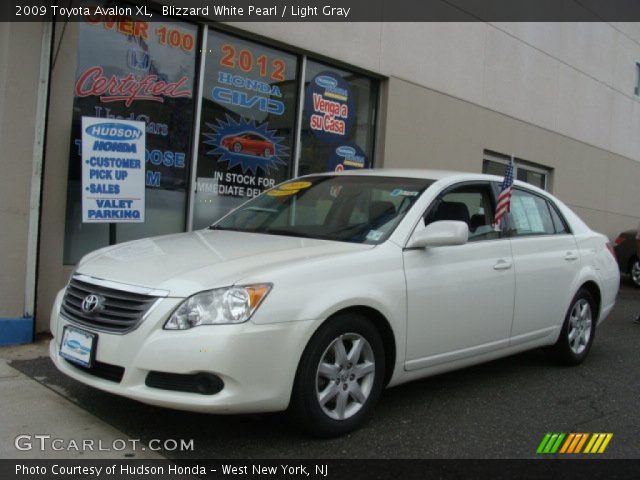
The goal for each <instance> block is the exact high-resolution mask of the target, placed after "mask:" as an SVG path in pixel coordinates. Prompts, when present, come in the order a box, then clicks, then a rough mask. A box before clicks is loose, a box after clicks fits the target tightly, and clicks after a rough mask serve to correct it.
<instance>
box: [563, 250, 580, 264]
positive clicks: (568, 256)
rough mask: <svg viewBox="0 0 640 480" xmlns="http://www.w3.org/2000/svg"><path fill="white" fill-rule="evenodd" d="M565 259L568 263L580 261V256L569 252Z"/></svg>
mask: <svg viewBox="0 0 640 480" xmlns="http://www.w3.org/2000/svg"><path fill="white" fill-rule="evenodd" d="M564 259H565V260H566V261H567V262H572V261H573V260H577V259H578V254H577V253H574V252H567V253H566V254H565V255H564Z"/></svg>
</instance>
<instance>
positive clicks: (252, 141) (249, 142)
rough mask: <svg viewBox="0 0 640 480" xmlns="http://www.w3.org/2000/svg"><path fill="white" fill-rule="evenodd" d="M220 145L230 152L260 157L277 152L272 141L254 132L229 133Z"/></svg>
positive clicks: (269, 155)
mask: <svg viewBox="0 0 640 480" xmlns="http://www.w3.org/2000/svg"><path fill="white" fill-rule="evenodd" d="M220 146H221V147H223V148H226V149H227V150H229V151H230V152H234V153H243V154H245V155H255V156H260V157H271V156H272V155H273V153H274V152H275V147H274V145H273V143H272V142H270V141H269V140H267V139H266V138H264V137H263V136H262V135H258V134H256V133H253V132H246V133H241V134H239V135H228V136H226V137H224V138H223V139H222V141H221V142H220Z"/></svg>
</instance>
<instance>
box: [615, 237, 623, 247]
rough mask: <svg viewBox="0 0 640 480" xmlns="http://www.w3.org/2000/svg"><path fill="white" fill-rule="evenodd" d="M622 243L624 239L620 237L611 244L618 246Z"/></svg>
mask: <svg viewBox="0 0 640 480" xmlns="http://www.w3.org/2000/svg"><path fill="white" fill-rule="evenodd" d="M622 242H624V237H623V236H622V235H620V236H619V237H618V238H616V239H615V240H614V242H613V243H615V244H616V245H620V244H621V243H622Z"/></svg>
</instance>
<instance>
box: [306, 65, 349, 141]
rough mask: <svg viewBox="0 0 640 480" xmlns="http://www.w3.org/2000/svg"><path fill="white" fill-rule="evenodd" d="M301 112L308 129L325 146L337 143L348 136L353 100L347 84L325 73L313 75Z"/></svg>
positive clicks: (340, 78)
mask: <svg viewBox="0 0 640 480" xmlns="http://www.w3.org/2000/svg"><path fill="white" fill-rule="evenodd" d="M305 110H306V111H307V112H310V116H309V127H310V129H311V131H312V132H313V134H314V135H315V136H316V137H317V138H318V139H319V140H321V141H323V142H325V143H338V142H342V141H344V139H345V138H347V137H348V136H349V130H350V128H351V124H352V123H353V120H354V118H355V115H354V111H353V98H352V95H351V89H350V88H349V84H348V83H347V81H346V80H345V79H344V78H342V77H341V76H340V75H338V74H336V73H334V72H330V71H326V72H322V73H320V74H318V75H316V76H315V77H314V78H313V79H312V80H311V81H310V82H309V85H308V87H307V92H306V95H305Z"/></svg>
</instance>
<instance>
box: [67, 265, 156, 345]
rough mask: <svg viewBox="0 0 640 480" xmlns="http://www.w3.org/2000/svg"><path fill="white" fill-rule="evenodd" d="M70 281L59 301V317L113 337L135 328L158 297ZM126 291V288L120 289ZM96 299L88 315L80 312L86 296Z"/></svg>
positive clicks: (83, 279)
mask: <svg viewBox="0 0 640 480" xmlns="http://www.w3.org/2000/svg"><path fill="white" fill-rule="evenodd" d="M86 278H87V277H82V280H81V279H79V278H78V277H77V276H76V277H73V278H72V279H71V281H70V282H69V285H68V286H67V289H66V292H65V295H64V298H63V300H62V306H61V313H62V314H63V315H64V316H65V317H67V318H68V319H69V320H71V321H73V322H75V323H78V324H80V325H85V326H88V327H92V328H94V329H97V330H102V331H106V332H112V333H126V332H129V331H131V330H133V329H134V328H136V327H137V326H138V324H139V323H140V322H141V321H142V319H143V318H144V316H145V314H146V313H147V312H148V311H149V309H150V308H151V306H152V305H153V304H154V303H155V302H156V301H158V299H159V297H157V296H153V295H148V294H143V293H137V292H131V291H127V290H124V289H123V290H120V289H118V288H111V287H107V286H104V285H98V284H95V283H90V281H85V279H86ZM123 288H126V286H123ZM91 295H93V296H95V297H97V299H98V306H97V308H95V309H94V310H93V311H91V312H87V311H86V310H83V308H82V305H83V301H84V300H85V299H86V298H87V297H89V296H91Z"/></svg>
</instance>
